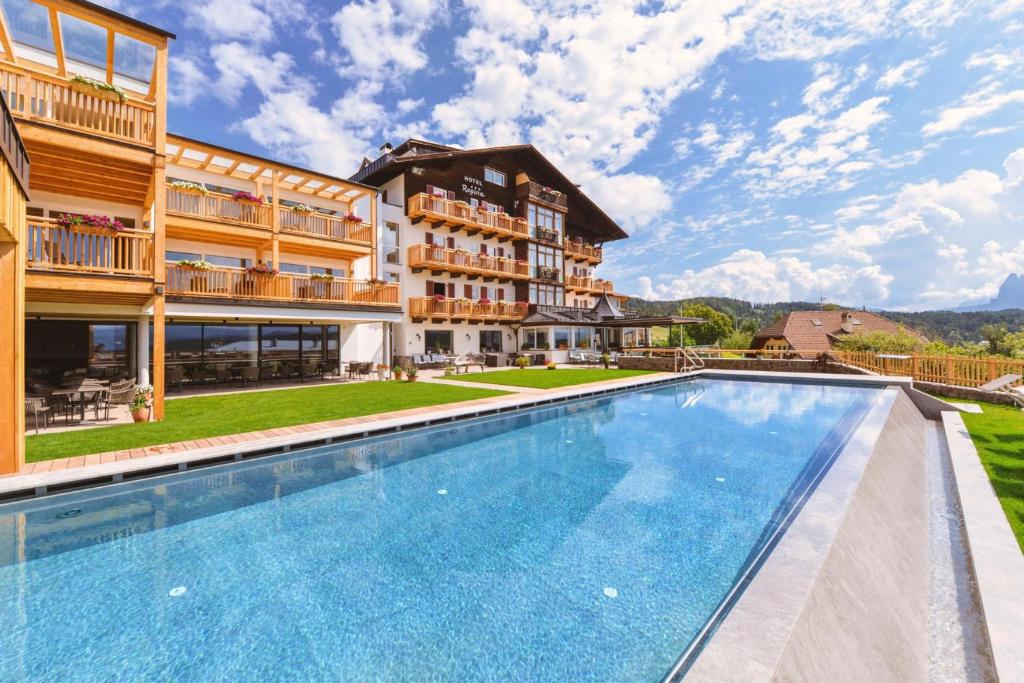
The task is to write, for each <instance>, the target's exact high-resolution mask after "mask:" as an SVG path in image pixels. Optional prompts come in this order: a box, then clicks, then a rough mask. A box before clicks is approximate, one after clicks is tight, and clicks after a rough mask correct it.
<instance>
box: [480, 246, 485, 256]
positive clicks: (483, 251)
mask: <svg viewBox="0 0 1024 683" xmlns="http://www.w3.org/2000/svg"><path fill="white" fill-rule="evenodd" d="M480 253H481V254H483V255H484V256H486V255H487V245H486V244H481V245H480Z"/></svg>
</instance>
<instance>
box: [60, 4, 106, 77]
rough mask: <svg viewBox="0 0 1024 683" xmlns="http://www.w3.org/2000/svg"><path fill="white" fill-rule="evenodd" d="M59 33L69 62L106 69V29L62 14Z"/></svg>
mask: <svg viewBox="0 0 1024 683" xmlns="http://www.w3.org/2000/svg"><path fill="white" fill-rule="evenodd" d="M60 31H61V37H62V38H63V39H64V54H65V55H67V57H68V59H69V60H74V61H76V62H79V63H82V64H88V65H89V66H94V67H97V68H99V69H104V70H105V69H106V68H107V29H105V28H103V27H102V26H99V25H98V24H91V23H89V22H87V21H83V20H81V19H79V18H78V17H73V16H71V15H69V14H62V15H61V17H60Z"/></svg>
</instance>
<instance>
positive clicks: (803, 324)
mask: <svg viewBox="0 0 1024 683" xmlns="http://www.w3.org/2000/svg"><path fill="white" fill-rule="evenodd" d="M846 315H849V316H850V318H851V322H852V323H853V332H852V333H851V332H846V331H845V330H843V318H844V316H846ZM901 329H902V330H904V331H906V332H907V333H909V334H911V335H913V336H915V337H917V338H919V339H921V340H922V341H928V340H927V339H926V338H925V336H924V335H922V334H921V333H920V332H917V331H916V330H912V329H910V328H908V327H905V326H903V325H900V324H899V323H897V322H894V321H892V320H889V319H888V318H885V317H883V316H880V315H878V314H877V313H870V312H868V311H793V312H792V313H789V314H787V315H785V316H783V317H782V318H780V319H779V320H776V321H775V322H773V323H772V324H771V325H768V326H767V327H765V328H763V329H761V330H760V331H759V332H758V333H757V334H755V335H754V341H753V343H752V344H751V347H752V348H755V349H760V348H762V347H763V346H764V345H765V343H766V342H767V341H768V340H769V339H785V340H786V341H787V342H788V343H789V345H790V346H791V347H793V349H794V350H795V351H797V352H798V353H800V354H801V355H815V354H818V353H821V352H822V351H831V350H832V349H833V348H834V347H835V345H836V342H838V341H839V340H841V339H843V337H849V336H850V335H851V334H870V333H872V332H886V333H889V334H894V333H896V332H898V331H900V330H901Z"/></svg>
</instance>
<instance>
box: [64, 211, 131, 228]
mask: <svg viewBox="0 0 1024 683" xmlns="http://www.w3.org/2000/svg"><path fill="white" fill-rule="evenodd" d="M57 225H59V226H60V227H62V228H65V229H67V228H76V227H87V228H96V229H97V230H103V231H107V232H122V231H124V230H127V229H128V226H126V225H125V224H124V223H122V222H121V221H119V220H117V219H116V218H110V217H109V216H94V215H89V216H79V215H77V214H69V213H62V214H60V215H59V216H57Z"/></svg>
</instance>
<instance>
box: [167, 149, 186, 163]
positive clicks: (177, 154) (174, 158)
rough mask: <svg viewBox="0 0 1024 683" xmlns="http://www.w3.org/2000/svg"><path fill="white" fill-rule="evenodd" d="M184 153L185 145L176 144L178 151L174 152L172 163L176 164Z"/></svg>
mask: <svg viewBox="0 0 1024 683" xmlns="http://www.w3.org/2000/svg"><path fill="white" fill-rule="evenodd" d="M184 153H185V145H178V151H177V152H175V153H174V157H173V158H171V162H170V163H172V164H176V163H178V162H179V161H181V157H182V155H183V154H184Z"/></svg>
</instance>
